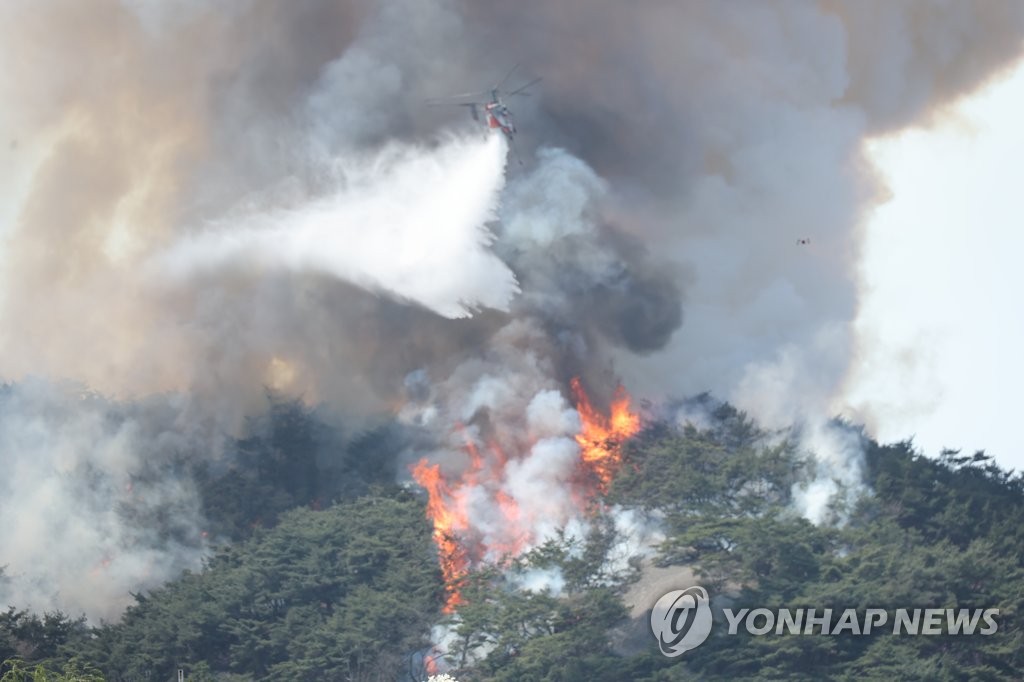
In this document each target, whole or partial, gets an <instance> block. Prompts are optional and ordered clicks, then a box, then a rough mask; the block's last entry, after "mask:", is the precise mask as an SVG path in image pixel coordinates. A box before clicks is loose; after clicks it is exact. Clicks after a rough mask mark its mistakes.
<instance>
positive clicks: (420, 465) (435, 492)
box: [412, 459, 469, 613]
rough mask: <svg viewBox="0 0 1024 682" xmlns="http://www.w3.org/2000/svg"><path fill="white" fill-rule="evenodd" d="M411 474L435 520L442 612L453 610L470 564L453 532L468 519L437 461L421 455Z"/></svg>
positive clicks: (460, 528)
mask: <svg viewBox="0 0 1024 682" xmlns="http://www.w3.org/2000/svg"><path fill="white" fill-rule="evenodd" d="M412 477H413V479H415V481H416V482H417V483H419V484H420V485H421V486H423V489H424V490H426V491H427V517H428V518H429V519H430V520H431V521H433V522H434V532H433V537H434V544H436V545H437V553H438V560H439V561H440V563H441V575H442V577H443V578H444V585H445V591H446V592H447V597H446V598H445V604H444V612H445V613H452V612H453V611H454V610H455V607H456V606H458V605H459V604H460V603H461V601H462V597H461V595H460V594H459V582H460V581H461V579H462V576H463V575H465V573H466V569H467V568H468V567H469V559H468V557H467V556H466V551H465V549H464V548H463V547H462V545H461V544H460V543H459V540H458V538H457V536H456V534H457V533H459V532H460V531H464V530H466V528H467V527H468V525H469V523H468V519H467V518H466V514H465V513H464V511H462V510H460V509H459V507H460V506H461V505H459V504H457V501H458V497H457V496H456V495H455V494H453V493H454V492H457V490H456V491H453V490H452V488H451V487H450V486H449V485H448V484H447V483H445V481H444V480H443V479H442V478H441V465H440V464H428V463H427V460H425V459H421V460H420V461H419V462H417V463H416V465H415V466H414V467H413V469H412ZM453 502H454V504H453ZM460 512H461V513H460Z"/></svg>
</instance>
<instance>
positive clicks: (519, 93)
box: [508, 78, 544, 97]
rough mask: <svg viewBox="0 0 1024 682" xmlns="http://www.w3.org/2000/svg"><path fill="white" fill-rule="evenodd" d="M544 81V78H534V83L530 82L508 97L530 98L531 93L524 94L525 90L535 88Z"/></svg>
mask: <svg viewBox="0 0 1024 682" xmlns="http://www.w3.org/2000/svg"><path fill="white" fill-rule="evenodd" d="M542 80H544V79H543V78H534V79H533V80H532V81H530V82H529V83H527V84H526V85H524V86H522V87H519V88H516V89H515V90H513V91H512V92H510V93H508V96H510V97H511V96H512V95H527V96H529V94H530V93H528V92H523V90H526V89H527V88H530V87H533V86H534V85H536V84H537V83H540V82H541V81H542Z"/></svg>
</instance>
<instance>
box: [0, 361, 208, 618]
mask: <svg viewBox="0 0 1024 682" xmlns="http://www.w3.org/2000/svg"><path fill="white" fill-rule="evenodd" d="M181 407H182V406H180V405H174V404H168V403H167V402H166V401H165V400H160V399H157V400H150V401H148V402H147V403H143V404H137V405H134V406H130V407H125V406H119V405H115V404H111V403H109V402H107V401H105V400H104V399H103V398H101V397H99V396H96V395H94V394H91V393H89V392H88V391H85V390H84V389H82V388H81V387H76V386H70V385H65V386H60V385H55V384H51V383H48V382H44V381H28V382H24V383H22V384H20V385H18V386H17V387H7V388H4V389H2V390H0V453H3V457H4V460H3V461H4V472H5V473H4V477H3V481H2V483H0V496H2V498H3V501H4V502H3V505H2V506H0V526H2V527H3V544H4V548H3V564H4V566H3V568H4V578H5V579H4V580H0V601H3V602H4V603H7V604H17V605H18V606H19V607H22V608H25V607H28V608H32V609H35V610H37V611H51V610H56V609H67V608H74V609H76V611H78V612H85V613H88V614H89V615H90V616H91V617H94V618H109V619H116V618H117V617H119V616H120V614H121V612H122V611H123V609H124V608H125V607H126V606H127V605H128V604H130V603H131V602H132V598H131V596H130V595H129V592H128V591H129V590H139V589H141V588H143V587H149V586H152V585H156V584H159V583H161V582H163V581H166V580H169V579H171V578H173V577H175V576H176V575H178V574H179V573H180V572H181V570H182V569H183V568H187V567H192V566H195V565H196V564H197V563H198V561H199V559H200V558H201V556H202V553H203V551H204V549H205V545H206V540H205V538H204V537H203V535H202V534H201V531H200V530H198V529H199V528H200V527H201V523H202V519H201V518H200V514H199V508H200V505H199V499H198V494H197V491H196V490H195V488H194V487H193V486H192V485H191V483H190V481H188V480H187V479H182V478H179V477H178V476H176V475H175V474H174V471H175V468H176V467H175V464H176V462H177V463H180V462H181V461H183V460H186V459H188V458H191V457H193V456H194V453H192V452H191V451H190V448H191V446H192V445H193V444H194V443H195V442H196V439H195V438H194V434H193V433H192V431H193V429H194V427H193V426H189V424H188V423H178V422H176V421H175V419H174V417H175V416H177V415H179V414H181ZM193 423H194V422H193Z"/></svg>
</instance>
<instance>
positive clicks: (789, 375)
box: [0, 0, 1024, 617]
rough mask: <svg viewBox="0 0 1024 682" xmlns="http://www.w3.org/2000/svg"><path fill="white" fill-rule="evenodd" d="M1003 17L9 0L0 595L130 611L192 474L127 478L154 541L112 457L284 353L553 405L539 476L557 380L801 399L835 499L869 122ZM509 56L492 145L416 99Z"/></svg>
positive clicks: (336, 399)
mask: <svg viewBox="0 0 1024 682" xmlns="http://www.w3.org/2000/svg"><path fill="white" fill-rule="evenodd" d="M946 5H948V6H946ZM1022 26H1024V9H1022V6H1021V5H1020V4H1018V3H1015V2H1004V3H999V2H980V1H978V2H950V3H940V4H935V3H928V4H925V3H919V4H908V3H896V4H894V3H885V2H880V1H879V2H828V1H822V2H818V3H808V2H773V3H712V2H706V3H675V2H651V3H646V4H643V5H641V6H633V5H627V4H624V3H621V2H582V1H580V0H564V1H559V2H540V1H538V0H526V1H524V2H507V1H505V2H470V1H468V0H467V1H465V2H459V1H457V0H382V1H379V2H370V1H369V0H366V1H359V0H353V1H352V2H337V1H336V0H303V1H301V2H289V3H282V2H276V1H271V0H244V1H240V2H233V3H206V2H198V1H197V0H188V1H187V2H179V3H174V4H173V6H172V5H171V4H169V3H164V2H158V1H157V0H120V1H118V0H95V1H94V2H90V3H81V2H77V1H73V0H43V1H36V0H33V1H31V2H29V1H28V0H14V1H13V2H6V3H4V4H3V6H2V7H0V40H2V43H3V45H4V46H5V48H4V51H5V54H6V55H7V58H6V60H5V67H4V69H2V73H0V104H2V106H0V134H2V136H3V137H0V142H2V143H3V144H2V146H0V221H2V222H0V239H2V246H0V378H2V379H3V380H5V381H13V382H19V383H18V386H17V387H15V388H13V389H11V390H12V391H13V393H12V394H11V395H9V396H8V397H6V398H5V401H6V402H5V403H4V413H3V415H2V416H0V462H2V463H3V464H4V467H5V469H8V470H11V471H13V472H14V473H13V474H12V475H11V476H10V477H9V478H8V479H7V486H8V488H7V494H6V495H4V496H3V497H2V498H0V518H2V519H3V520H4V523H3V525H2V526H0V527H2V530H0V565H4V564H7V565H8V570H7V573H8V576H9V577H12V581H11V582H10V583H8V592H7V593H6V594H3V595H0V596H2V597H5V598H6V599H7V600H8V601H11V602H12V603H14V602H16V603H19V604H25V605H32V606H33V607H35V608H51V607H61V608H65V609H70V610H72V611H76V610H86V611H87V612H88V613H89V614H90V615H91V616H104V617H116V615H117V614H118V613H119V611H120V608H121V606H122V605H123V601H122V600H119V599H118V598H117V595H122V596H123V595H126V594H127V593H128V591H129V590H137V589H143V588H145V587H148V586H152V585H154V584H158V583H159V582H160V581H162V580H164V579H166V578H167V577H168V576H169V575H173V573H174V572H175V571H177V570H180V569H181V568H183V567H188V566H193V567H194V566H195V565H196V562H197V561H198V554H197V550H194V549H183V548H186V547H196V546H197V545H196V543H195V542H194V539H195V538H194V534H195V533H196V532H197V530H198V528H199V527H200V523H201V520H200V519H197V518H194V515H190V514H189V513H188V511H187V509H189V508H194V507H193V505H192V495H193V493H192V492H191V490H192V489H191V483H190V481H189V480H187V479H186V478H182V477H178V476H177V475H176V474H174V473H173V471H171V473H169V474H168V476H167V477H165V478H163V479H161V480H159V481H156V480H154V483H153V485H152V486H151V487H149V488H147V489H146V490H145V491H142V492H139V493H137V494H139V495H143V497H144V498H145V499H144V500H143V501H141V502H139V503H138V504H141V505H142V507H143V508H146V509H156V508H161V509H162V508H167V509H170V510H174V514H175V515H176V516H175V518H177V519H179V520H178V521H177V522H176V525H175V527H176V528H177V530H176V531H175V533H176V535H175V536H174V537H175V538H176V539H168V538H167V537H165V536H161V537H162V539H160V541H159V542H157V541H154V539H153V538H154V537H156V536H154V535H153V534H151V533H147V526H146V524H145V523H144V522H139V519H140V518H141V519H144V518H146V516H145V514H141V515H136V516H135V517H132V518H128V517H126V516H125V514H123V513H122V512H121V511H119V507H118V506H117V502H118V500H121V501H124V498H125V496H126V495H128V493H125V492H124V490H123V483H124V481H127V480H129V479H132V477H133V476H135V477H136V478H137V477H138V472H139V471H141V470H143V469H145V467H147V466H148V463H149V462H151V461H154V460H158V461H163V460H164V459H166V458H168V457H169V456H170V455H168V454H167V453H168V452H171V451H172V450H173V451H175V452H176V451H179V450H188V451H190V452H193V451H203V452H205V451H210V452H215V451H216V442H217V436H218V435H220V434H224V433H235V432H237V431H238V429H239V428H240V425H241V423H242V418H243V417H244V416H245V415H246V414H249V413H251V412H252V411H253V410H255V409H257V407H258V406H259V405H260V401H261V400H262V396H263V392H264V388H265V387H267V386H270V387H272V388H275V389H278V390H280V391H283V392H286V393H290V394H295V395H302V396H303V397H304V399H305V400H307V401H310V402H323V403H327V404H329V405H331V406H332V407H334V408H335V409H338V410H342V411H345V412H347V413H349V414H352V415H356V416H365V415H371V414H375V413H379V412H381V411H388V410H392V411H397V410H401V411H402V414H403V415H404V418H406V419H409V420H411V421H415V422H416V423H418V424H422V425H433V427H435V428H436V429H437V432H438V433H439V434H448V433H449V431H450V429H451V427H452V424H453V423H455V422H456V421H458V422H461V423H464V424H466V425H467V428H468V429H469V431H470V432H471V433H477V434H484V432H487V433H489V434H490V435H493V436H495V437H497V438H498V439H499V440H502V441H503V442H506V443H507V444H509V445H513V446H514V445H518V447H520V448H522V449H524V450H527V451H532V450H530V448H533V449H534V450H535V449H537V448H538V447H540V444H539V443H535V444H533V445H527V444H525V441H526V440H530V439H532V438H533V437H534V436H536V437H540V438H542V440H543V441H544V443H543V445H544V447H543V448H541V450H542V452H539V456H541V457H542V459H540V460H531V459H530V458H529V457H525V458H524V459H523V461H522V464H521V466H519V467H518V469H517V472H516V476H517V477H516V478H515V480H514V481H511V482H510V485H512V487H513V488H514V489H515V491H517V494H520V495H522V496H523V499H524V501H525V500H526V498H528V497H530V496H531V495H543V494H544V493H543V491H544V490H548V489H549V488H548V487H547V486H553V485H555V484H556V483H557V475H558V472H561V471H564V468H565V466H567V464H566V463H567V462H568V461H569V460H570V459H571V447H572V446H571V434H572V431H573V429H574V428H577V427H578V424H577V423H576V422H575V421H574V420H573V419H572V418H571V417H572V414H571V413H572V410H568V409H567V404H566V403H565V398H566V395H567V394H566V392H565V386H566V382H567V381H568V379H569V378H570V377H571V376H575V375H580V376H582V377H583V380H584V382H585V384H586V385H587V386H588V387H589V388H590V389H591V390H592V391H593V392H594V393H595V394H596V396H597V399H598V402H600V401H601V400H604V399H607V398H608V396H609V394H610V392H611V390H612V388H613V387H614V385H615V383H616V380H617V379H619V378H621V380H623V381H624V383H625V384H626V385H627V386H628V387H629V388H630V390H632V391H633V392H634V393H636V394H639V395H641V396H647V397H652V398H658V397H661V396H666V395H670V394H671V395H679V394H690V393H695V392H699V391H703V390H706V389H710V390H713V391H715V392H716V393H717V394H719V395H721V396H723V397H727V398H730V399H732V400H734V401H735V402H736V403H737V404H738V405H739V406H740V407H743V408H745V409H748V410H750V411H751V412H753V414H754V415H755V416H757V417H759V418H761V419H763V420H765V421H766V422H767V423H768V424H769V425H771V426H783V425H789V424H791V423H793V422H804V423H806V425H807V426H806V428H805V429H804V432H805V433H809V434H812V435H813V437H809V438H808V442H807V443H806V444H807V446H808V447H809V448H811V449H814V450H815V451H816V452H818V454H819V457H820V462H821V479H820V481H819V484H820V485H818V486H817V487H814V486H811V487H809V488H808V489H807V490H805V491H803V492H804V493H805V495H804V498H806V500H807V503H806V505H805V506H806V509H805V511H807V513H808V514H809V515H810V516H812V517H819V516H820V510H821V508H822V504H821V502H820V500H821V499H822V495H824V496H825V497H827V495H828V494H829V492H830V490H833V489H834V487H833V488H829V482H830V481H835V480H838V481H840V482H841V483H842V484H843V485H846V486H851V485H852V486H855V485H856V482H857V480H858V470H857V452H856V450H857V448H856V447H847V444H846V443H844V442H841V438H839V437H838V436H836V435H835V434H830V432H829V431H828V429H827V427H826V426H824V425H825V424H826V417H829V416H831V412H830V410H831V405H830V401H831V399H832V398H833V397H834V395H835V392H836V390H837V388H838V387H839V385H840V384H841V382H842V380H843V377H844V375H845V373H846V371H847V369H848V365H849V362H850V354H851V350H850V335H849V323H850V321H851V320H852V319H853V316H854V313H855V308H856V303H857V292H856V289H855V284H854V277H853V269H854V266H855V264H856V260H857V256H858V239H859V237H858V230H857V226H858V222H859V220H860V216H861V213H862V211H863V210H864V209H865V207H867V206H869V205H870V203H871V201H872V200H873V199H874V198H875V197H876V196H877V195H878V192H879V188H878V187H877V186H876V182H875V180H874V179H873V178H872V176H871V174H870V172H869V171H867V170H865V168H864V164H863V161H862V158H861V151H860V145H861V141H862V139H863V138H864V137H865V136H866V135H869V134H874V133H877V132H880V131H884V130H891V129H895V128H898V127H900V126H904V125H907V124H909V123H910V122H912V121H915V120H919V119H921V118H922V117H926V116H928V115H929V114H930V112H933V111H935V110H937V109H938V108H940V107H942V106H943V105H944V104H946V103H948V102H950V101H951V100H953V99H954V98H956V97H958V96H959V95H961V94H963V93H966V92H968V91H970V90H971V89H972V88H975V87H977V86H978V85H979V84H981V83H982V82H983V81H984V80H985V79H986V78H989V77H990V76H992V75H993V74H994V73H995V72H996V71H997V70H999V69H1001V68H1004V67H1006V66H1007V65H1008V64H1009V63H1010V62H1011V61H1012V60H1013V59H1015V58H1016V57H1017V54H1018V52H1019V48H1020V38H1021V29H1022ZM517 62H521V66H520V67H519V68H518V70H517V71H516V74H515V75H514V77H513V79H512V82H513V84H518V83H522V82H525V81H526V80H527V79H529V78H531V77H534V76H543V78H544V81H543V83H542V84H541V86H540V87H538V88H535V89H534V90H533V92H532V96H531V97H523V98H514V99H515V101H512V102H510V105H511V106H512V108H513V113H514V115H515V116H516V120H517V123H518V125H519V128H520V130H521V134H520V135H519V136H518V137H517V138H516V141H515V143H516V149H515V150H514V153H510V154H509V156H507V157H506V156H505V151H506V150H505V149H504V148H503V146H502V144H503V143H502V141H501V140H500V138H490V140H485V139H484V138H483V134H482V131H481V130H480V129H479V128H477V127H474V126H473V124H472V123H471V122H470V121H469V120H468V116H466V112H465V111H464V110H462V109H459V108H457V107H451V108H450V109H448V108H445V107H428V106H426V105H425V104H424V102H425V101H426V100H427V99H429V98H434V97H441V96H444V95H447V94H451V93H457V92H464V91H467V90H477V89H483V88H485V87H488V86H489V85H490V84H493V83H494V82H495V81H497V80H498V79H499V78H501V77H502V75H503V74H504V73H506V72H507V71H508V69H509V68H510V67H511V66H512V65H513V64H515V63H517ZM516 155H518V157H520V158H521V159H522V160H523V165H522V166H519V165H518V163H517V162H516V161H515V158H516ZM808 237H809V238H810V239H811V241H812V244H813V249H799V248H796V246H795V242H796V240H797V239H798V238H808ZM29 376H37V377H43V379H40V380H38V381H39V382H40V383H38V384H37V383H29V384H23V383H21V382H23V380H24V379H25V378H26V377H29ZM64 382H74V384H75V385H76V386H84V387H85V388H86V389H88V390H89V391H95V392H97V393H98V394H100V395H105V396H109V397H111V398H137V399H143V400H144V401H145V400H149V401H155V402H152V404H153V405H156V406H158V409H157V408H156V407H154V409H138V410H134V411H130V412H129V413H126V414H116V413H117V409H115V408H113V407H111V405H114V404H115V403H109V404H108V403H107V402H105V401H104V399H100V398H95V397H93V398H90V399H89V400H85V401H80V400H78V399H77V398H76V397H75V396H76V395H77V394H76V391H79V390H80V389H74V390H71V389H65V388H54V387H55V386H64V385H65V384H64ZM406 387H412V388H417V387H418V388H417V390H412V391H407V390H406ZM158 395H159V396H164V397H163V398H159V399H157V398H152V396H158ZM145 404H147V405H149V404H151V403H145ZM396 406H397V407H396ZM531 406H533V407H532V408H531ZM531 430H532V431H531ZM442 440H443V438H442ZM531 442H533V441H532V440H531ZM449 446H450V448H451V449H452V450H455V449H457V448H458V447H459V445H458V444H457V443H450V444H449ZM442 449H443V448H442ZM567 453H568V454H567ZM439 456H441V455H439ZM542 464H544V465H545V466H541V465H542ZM12 467H13V468H12ZM545 467H546V468H545ZM88 472H101V473H99V474H97V475H98V478H90V476H91V475H92V474H90V473H88ZM553 477H554V478H553ZM90 481H91V482H90ZM118 486H121V488H118ZM115 489H118V490H120V492H118V493H117V494H113V493H112V491H114V490H115ZM29 491H36V492H34V493H30V492H29ZM46 491H50V492H46ZM133 494H135V493H133ZM26 496H28V497H26ZM122 507H123V505H122ZM69 520H74V521H75V523H77V524H80V525H81V528H80V529H79V530H78V531H74V532H72V531H71V530H70V528H71V526H69V525H68V524H69V522H70V521H69ZM140 523H141V525H139V524H140ZM54 537H60V538H62V542H61V543H58V544H60V545H61V547H62V552H61V553H56V554H54V553H47V552H46V551H44V547H45V546H49V544H50V543H51V542H52V538H54ZM190 538H191V539H190ZM33 543H37V544H33ZM19 557H21V558H19ZM25 557H31V558H32V561H31V571H30V570H29V568H28V567H27V566H28V564H24V563H23V561H22V559H23V558H25ZM73 557H79V560H75V559H73ZM97 561H98V562H99V564H98V565H99V566H100V567H101V568H103V566H104V563H103V562H104V561H106V562H107V564H106V565H109V566H115V567H116V570H96V571H95V572H94V573H90V571H92V570H93V568H94V567H95V565H96V564H95V562H97ZM23 566H26V568H24V570H23V569H22V567H23ZM97 595H102V597H103V598H102V599H99V598H98V597H97ZM108 597H109V599H107V598H108Z"/></svg>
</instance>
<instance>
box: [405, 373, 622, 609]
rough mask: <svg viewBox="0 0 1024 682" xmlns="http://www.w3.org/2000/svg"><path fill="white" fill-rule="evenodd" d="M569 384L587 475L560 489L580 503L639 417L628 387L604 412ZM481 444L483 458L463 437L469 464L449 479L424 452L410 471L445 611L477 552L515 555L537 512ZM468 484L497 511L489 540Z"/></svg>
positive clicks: (497, 454)
mask: <svg viewBox="0 0 1024 682" xmlns="http://www.w3.org/2000/svg"><path fill="white" fill-rule="evenodd" d="M570 385H571V388H572V393H573V396H574V398H575V401H576V410H577V412H578V413H579V415H580V422H581V430H580V433H579V434H577V435H576V443H577V444H578V445H579V448H580V466H581V467H582V469H583V470H584V472H585V473H586V474H587V475H586V476H584V477H583V479H584V480H581V481H576V482H575V486H576V487H573V488H570V489H569V490H567V491H566V493H567V495H568V496H569V498H570V499H571V500H573V503H574V504H575V506H576V507H578V508H579V509H580V510H581V511H582V510H584V509H585V508H586V504H587V502H588V501H590V500H592V499H593V498H594V497H595V496H597V495H601V494H604V493H606V492H607V491H608V487H609V485H610V484H611V481H612V478H613V477H614V475H615V473H616V472H617V471H618V468H619V465H620V463H621V459H622V455H621V452H620V447H621V444H622V442H623V441H624V440H626V439H627V438H629V437H631V436H633V435H634V434H636V433H637V432H638V431H639V430H640V418H639V416H638V415H636V414H635V413H633V412H631V411H630V398H629V395H628V394H627V393H626V391H625V389H623V388H622V387H621V386H620V387H619V388H618V389H617V390H616V391H615V395H614V398H613V400H612V402H611V405H610V409H609V414H608V415H607V416H605V415H604V414H602V413H601V412H600V411H598V410H597V409H596V408H595V407H594V406H593V404H592V403H591V401H590V398H589V397H588V396H587V394H586V392H584V390H583V386H582V384H581V383H580V380H579V379H573V380H572V381H571V382H570ZM460 428H461V427H460ZM488 446H489V453H490V456H489V459H487V460H486V461H485V457H484V456H483V454H482V453H481V452H480V449H479V448H478V447H477V445H476V444H475V443H474V442H473V441H472V440H470V439H469V438H467V439H466V444H465V451H466V453H467V454H468V455H469V463H468V466H467V467H466V469H465V470H464V471H463V472H462V473H461V474H460V475H459V476H458V477H457V478H452V479H451V480H446V479H445V477H444V476H442V474H441V466H440V465H439V464H430V463H429V462H428V461H427V460H426V459H421V460H420V461H419V462H417V463H416V464H415V465H414V466H413V467H412V476H413V479H415V481H416V482H417V483H419V485H420V486H421V487H422V488H423V489H424V490H425V491H426V493H427V518H429V519H430V520H431V522H432V523H433V526H434V530H433V539H434V543H435V544H436V545H437V549H438V560H439V563H440V566H441V575H442V577H443V578H444V584H445V593H446V597H445V604H444V613H448V614H450V613H453V612H454V611H455V609H456V608H457V607H458V606H459V605H460V604H462V603H463V597H462V594H461V592H460V588H461V584H462V581H463V579H464V578H465V576H466V573H467V572H468V571H469V569H470V568H471V567H472V566H474V565H476V564H477V563H479V562H481V561H484V560H490V561H494V560H495V557H515V556H518V555H519V554H521V553H522V552H523V551H524V550H525V549H527V548H528V547H529V546H530V545H531V541H532V540H533V539H534V538H533V536H532V533H531V530H530V518H531V517H535V516H536V512H534V511H531V510H530V509H522V508H520V502H519V501H518V500H516V499H515V498H514V497H513V496H512V495H510V494H509V493H508V492H506V491H505V490H503V489H502V487H501V486H502V483H503V482H504V480H505V466H506V464H507V462H508V461H509V457H508V455H507V454H506V453H505V452H504V451H503V450H502V449H501V447H500V446H499V445H498V444H497V443H489V444H488ZM472 491H477V493H478V494H477V497H476V499H477V501H478V502H479V500H480V493H482V494H483V496H484V497H485V499H486V500H489V501H490V503H491V504H492V505H493V508H495V509H497V510H498V511H499V512H500V514H501V518H502V524H503V527H502V528H501V532H500V533H497V534H494V533H492V534H491V535H490V536H488V537H489V538H490V539H489V540H488V543H489V544H488V543H485V542H483V541H482V540H481V534H480V533H474V532H473V531H474V529H473V528H472V524H471V519H470V495H471V492H472Z"/></svg>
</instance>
